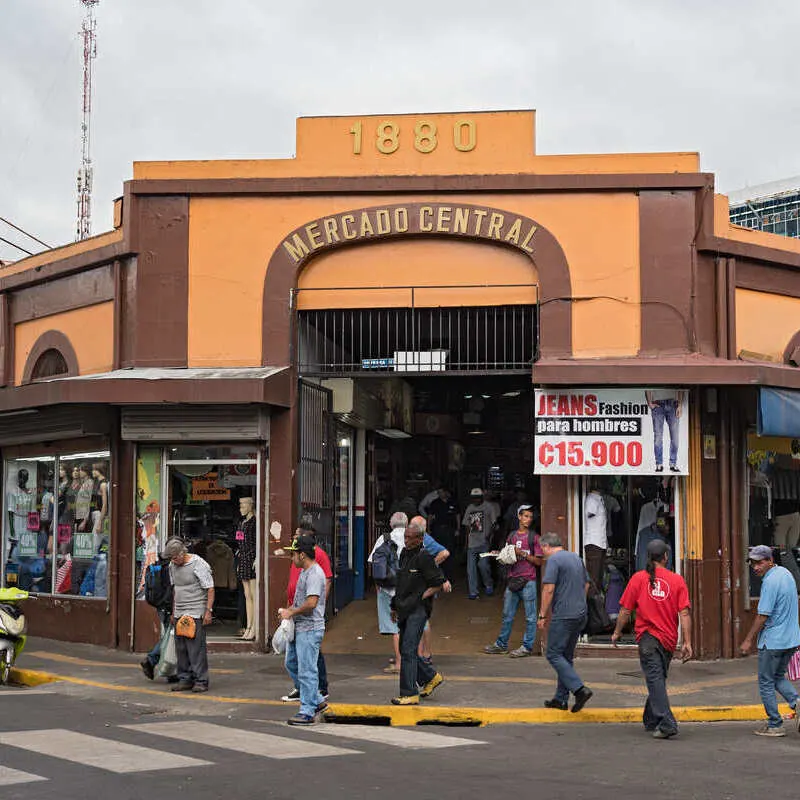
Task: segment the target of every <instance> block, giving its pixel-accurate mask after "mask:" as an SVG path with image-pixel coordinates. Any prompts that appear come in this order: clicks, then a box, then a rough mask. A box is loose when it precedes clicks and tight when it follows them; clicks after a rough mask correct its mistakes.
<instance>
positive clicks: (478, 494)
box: [469, 486, 483, 497]
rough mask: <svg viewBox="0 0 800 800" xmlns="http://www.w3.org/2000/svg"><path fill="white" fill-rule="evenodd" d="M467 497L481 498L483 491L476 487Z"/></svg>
mask: <svg viewBox="0 0 800 800" xmlns="http://www.w3.org/2000/svg"><path fill="white" fill-rule="evenodd" d="M469 496H470V497H483V489H479V488H478V487H477V486H476V487H475V488H474V489H471V490H470V493H469Z"/></svg>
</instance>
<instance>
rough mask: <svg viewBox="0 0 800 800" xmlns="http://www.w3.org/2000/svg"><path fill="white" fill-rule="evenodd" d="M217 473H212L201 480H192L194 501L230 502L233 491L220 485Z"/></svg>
mask: <svg viewBox="0 0 800 800" xmlns="http://www.w3.org/2000/svg"><path fill="white" fill-rule="evenodd" d="M217 477H218V476H217V473H215V472H210V473H208V474H207V475H203V476H202V477H201V478H192V500H194V501H195V502H202V501H204V500H230V499H231V490H230V489H225V488H224V487H222V486H220V485H219V482H218V480H217Z"/></svg>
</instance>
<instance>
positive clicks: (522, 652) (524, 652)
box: [508, 647, 533, 658]
mask: <svg viewBox="0 0 800 800" xmlns="http://www.w3.org/2000/svg"><path fill="white" fill-rule="evenodd" d="M532 655H533V651H532V650H528V648H527V647H518V648H517V649H516V650H512V651H511V652H510V653H509V654H508V657H509V658H526V657H527V656H532Z"/></svg>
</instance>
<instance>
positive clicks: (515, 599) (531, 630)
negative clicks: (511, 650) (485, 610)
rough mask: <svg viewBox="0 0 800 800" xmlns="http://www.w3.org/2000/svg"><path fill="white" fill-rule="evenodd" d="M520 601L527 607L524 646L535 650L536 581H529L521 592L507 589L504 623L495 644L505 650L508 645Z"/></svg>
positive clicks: (504, 602)
mask: <svg viewBox="0 0 800 800" xmlns="http://www.w3.org/2000/svg"><path fill="white" fill-rule="evenodd" d="M520 602H521V603H522V605H523V607H524V608H525V635H524V636H523V637H522V646H523V647H524V648H525V649H526V650H533V642H534V640H535V639H536V581H528V582H527V583H526V584H525V587H524V588H523V589H522V590H521V591H519V592H512V591H511V590H510V589H506V593H505V594H504V595H503V625H502V627H501V628H500V635H499V636H498V637H497V641H496V642H495V644H496V645H497V646H498V647H502V648H503V649H504V650H505V649H506V648H507V647H508V639H509V637H510V636H511V626H512V625H513V624H514V617H515V616H516V615H517V609H518V608H519V604H520Z"/></svg>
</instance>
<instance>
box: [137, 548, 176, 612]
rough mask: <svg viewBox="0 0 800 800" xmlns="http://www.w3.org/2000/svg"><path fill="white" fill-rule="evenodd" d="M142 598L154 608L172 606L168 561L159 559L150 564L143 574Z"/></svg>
mask: <svg viewBox="0 0 800 800" xmlns="http://www.w3.org/2000/svg"><path fill="white" fill-rule="evenodd" d="M144 599H145V600H146V601H147V602H148V603H149V604H150V605H151V606H153V607H154V608H158V609H171V608H172V578H171V577H170V574H169V561H167V560H166V559H161V560H160V561H157V562H156V563H155V564H150V566H148V567H147V570H146V571H145V574H144Z"/></svg>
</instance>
